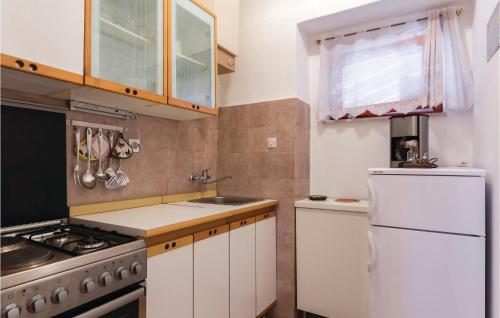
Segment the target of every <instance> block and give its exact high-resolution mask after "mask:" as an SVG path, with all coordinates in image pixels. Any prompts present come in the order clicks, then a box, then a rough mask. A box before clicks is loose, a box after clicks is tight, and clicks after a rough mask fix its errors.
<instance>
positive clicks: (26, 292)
mask: <svg viewBox="0 0 500 318" xmlns="http://www.w3.org/2000/svg"><path fill="white" fill-rule="evenodd" d="M49 223H50V222H49ZM2 232H3V233H2V236H1V238H0V243H1V244H0V245H1V247H0V251H1V253H0V256H1V278H0V284H1V286H2V290H1V300H2V317H49V316H50V317H52V316H56V315H58V314H62V315H63V316H68V315H69V313H70V312H71V315H69V316H77V313H78V311H75V309H77V308H78V307H79V306H82V305H84V304H87V303H91V302H92V301H95V300H97V299H100V298H102V297H103V296H105V295H108V294H111V293H113V292H116V291H119V290H122V289H127V288H129V287H130V286H133V285H134V284H138V283H141V282H143V281H144V280H145V278H146V270H145V269H146V257H147V256H146V248H145V243H144V241H143V240H139V239H137V238H135V237H132V236H127V235H121V234H118V233H116V232H109V231H103V230H100V229H97V228H89V227H86V226H83V225H74V224H64V223H62V222H59V223H57V224H45V225H41V226H36V227H33V226H29V227H27V228H23V227H22V226H21V227H16V228H15V229H14V230H9V231H8V233H5V231H4V230H3V229H2ZM138 288H140V287H138ZM142 290H144V288H143V287H142ZM136 293H137V292H136ZM100 305H102V304H100ZM100 305H99V304H97V303H96V304H94V305H92V306H91V308H94V307H99V306H100ZM65 313H67V314H65Z"/></svg>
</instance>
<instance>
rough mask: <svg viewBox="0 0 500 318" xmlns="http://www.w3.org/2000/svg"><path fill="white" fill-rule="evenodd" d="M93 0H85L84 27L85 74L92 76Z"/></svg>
mask: <svg viewBox="0 0 500 318" xmlns="http://www.w3.org/2000/svg"><path fill="white" fill-rule="evenodd" d="M91 17H92V0H85V17H84V21H85V26H84V31H83V32H84V33H83V36H84V46H83V74H85V75H90V73H91V72H90V65H91V64H90V63H91V61H90V57H91V50H90V35H91V33H92V20H91Z"/></svg>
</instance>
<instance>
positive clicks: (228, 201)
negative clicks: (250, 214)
mask: <svg viewBox="0 0 500 318" xmlns="http://www.w3.org/2000/svg"><path fill="white" fill-rule="evenodd" d="M257 201H262V199H252V198H243V197H210V198H201V199H196V200H189V201H188V202H196V203H208V204H223V205H243V204H248V203H253V202H257Z"/></svg>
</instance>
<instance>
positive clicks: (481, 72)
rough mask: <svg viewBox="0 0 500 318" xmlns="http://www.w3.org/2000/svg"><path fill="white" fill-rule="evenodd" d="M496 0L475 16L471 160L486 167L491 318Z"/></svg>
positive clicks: (497, 285)
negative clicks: (491, 39) (491, 38)
mask: <svg viewBox="0 0 500 318" xmlns="http://www.w3.org/2000/svg"><path fill="white" fill-rule="evenodd" d="M496 4H497V0H478V1H476V10H475V17H474V49H475V50H476V52H475V55H474V64H473V67H474V68H473V69H474V86H475V87H474V97H475V98H474V99H475V100H474V104H475V108H474V162H475V165H476V166H477V167H481V168H484V169H486V188H487V189H486V192H487V194H486V211H487V235H488V238H487V241H486V242H487V251H488V255H489V260H488V273H489V275H488V279H487V282H488V283H489V286H488V292H489V294H490V297H489V300H490V304H491V306H490V310H491V311H490V315H489V317H490V318H499V317H500V305H499V302H500V235H499V232H500V216H499V215H498V214H499V212H500V207H499V205H500V183H499V182H500V180H499V173H500V163H499V156H500V130H499V123H500V111H499V107H500V81H499V73H500V64H499V54H500V53H499V52H497V53H496V55H495V56H494V57H493V59H492V60H490V61H489V62H487V61H486V23H487V21H488V19H489V17H490V14H491V12H492V11H493V8H494V7H495V5H496Z"/></svg>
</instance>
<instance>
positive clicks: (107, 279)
mask: <svg viewBox="0 0 500 318" xmlns="http://www.w3.org/2000/svg"><path fill="white" fill-rule="evenodd" d="M112 282H113V276H111V273H110V272H104V273H102V274H101V275H100V276H99V285H101V286H102V287H106V286H109V285H111V283H112Z"/></svg>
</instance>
